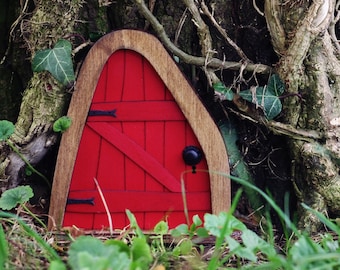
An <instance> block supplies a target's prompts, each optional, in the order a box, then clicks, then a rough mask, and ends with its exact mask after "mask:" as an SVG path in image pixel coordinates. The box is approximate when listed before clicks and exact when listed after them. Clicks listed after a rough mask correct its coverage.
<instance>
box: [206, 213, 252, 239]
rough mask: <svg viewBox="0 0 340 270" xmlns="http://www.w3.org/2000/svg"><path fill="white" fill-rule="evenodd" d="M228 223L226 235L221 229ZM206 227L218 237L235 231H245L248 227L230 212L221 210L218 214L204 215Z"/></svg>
mask: <svg viewBox="0 0 340 270" xmlns="http://www.w3.org/2000/svg"><path fill="white" fill-rule="evenodd" d="M225 225H226V231H225V234H224V235H221V229H222V228H223V227H224V226H225ZM204 228H206V229H207V230H208V231H209V232H210V233H211V234H212V235H214V236H216V237H226V236H228V235H230V234H231V233H232V232H233V231H235V230H239V231H244V230H246V229H247V227H246V226H245V225H244V224H243V223H242V222H241V221H240V220H238V219H237V218H236V217H234V216H233V215H231V214H230V213H226V212H221V213H220V214H219V215H218V216H217V215H212V214H208V213H206V214H205V215H204Z"/></svg>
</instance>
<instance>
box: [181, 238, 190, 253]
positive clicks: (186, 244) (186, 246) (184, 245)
mask: <svg viewBox="0 0 340 270" xmlns="http://www.w3.org/2000/svg"><path fill="white" fill-rule="evenodd" d="M192 247H193V244H192V241H191V240H190V239H183V241H181V243H180V245H179V249H180V254H181V255H188V254H189V253H190V252H191V251H192Z"/></svg>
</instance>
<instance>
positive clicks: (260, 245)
mask: <svg viewBox="0 0 340 270" xmlns="http://www.w3.org/2000/svg"><path fill="white" fill-rule="evenodd" d="M241 238H242V241H243V243H244V244H245V246H246V247H247V248H248V249H249V250H251V251H252V252H253V253H254V254H255V255H256V253H257V252H258V251H261V252H262V253H264V254H266V255H267V256H268V257H270V258H271V257H274V256H275V255H276V251H275V248H274V246H272V245H270V244H269V243H268V242H266V241H264V240H263V239H262V238H261V237H260V236H258V235H257V234H256V233H255V232H253V231H251V230H245V231H243V232H242V236H241Z"/></svg>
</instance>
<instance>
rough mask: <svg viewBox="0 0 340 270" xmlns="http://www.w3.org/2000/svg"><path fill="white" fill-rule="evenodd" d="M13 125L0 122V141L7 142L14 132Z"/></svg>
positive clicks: (4, 121) (8, 122) (5, 121)
mask: <svg viewBox="0 0 340 270" xmlns="http://www.w3.org/2000/svg"><path fill="white" fill-rule="evenodd" d="M14 129H15V127H14V125H13V123H12V122H10V121H7V120H1V121H0V141H4V140H7V139H8V138H9V137H10V136H11V135H12V134H13V132H14Z"/></svg>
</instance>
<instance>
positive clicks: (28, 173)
mask: <svg viewBox="0 0 340 270" xmlns="http://www.w3.org/2000/svg"><path fill="white" fill-rule="evenodd" d="M25 174H26V175H27V176H31V175H32V174H33V171H32V169H31V168H30V167H28V166H26V167H25Z"/></svg>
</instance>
